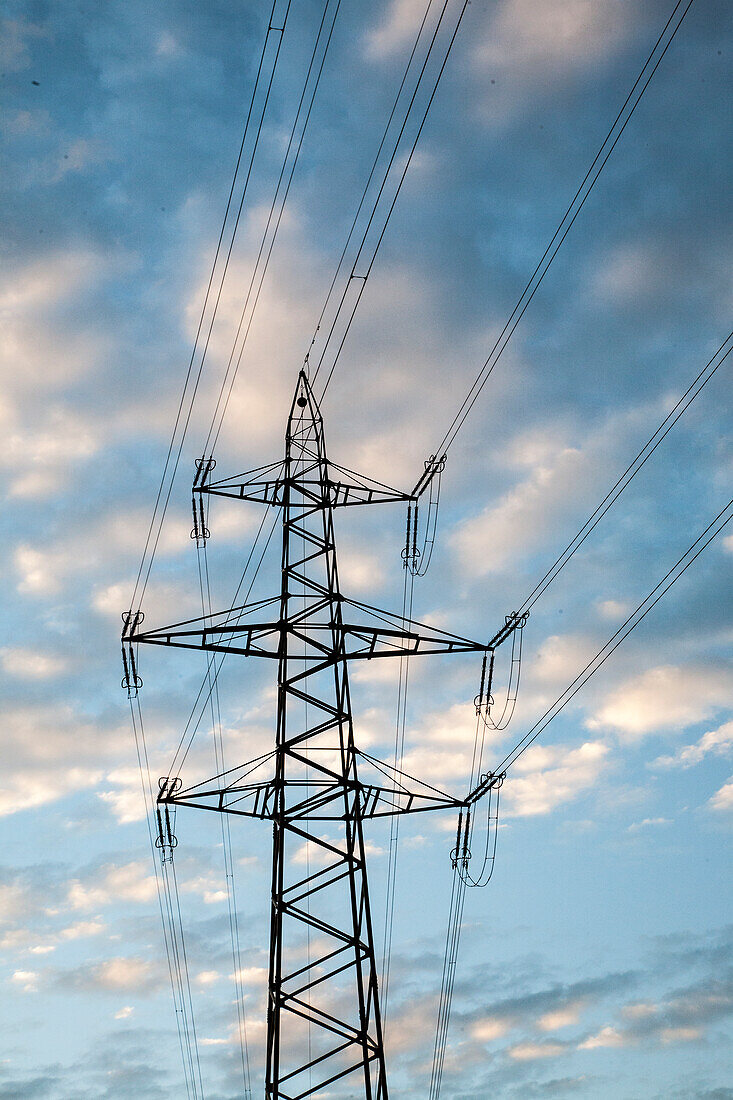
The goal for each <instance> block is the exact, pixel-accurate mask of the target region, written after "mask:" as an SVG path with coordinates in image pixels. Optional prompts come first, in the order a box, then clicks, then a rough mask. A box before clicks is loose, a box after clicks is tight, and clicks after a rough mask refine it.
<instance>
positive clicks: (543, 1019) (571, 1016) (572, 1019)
mask: <svg viewBox="0 0 733 1100" xmlns="http://www.w3.org/2000/svg"><path fill="white" fill-rule="evenodd" d="M585 1004H586V1002H585V1001H571V1002H569V1003H568V1004H565V1005H562V1006H561V1007H560V1008H554V1009H552V1010H551V1011H550V1012H545V1013H544V1014H543V1015H542V1016H540V1018H539V1020H538V1021H537V1027H538V1028H539V1029H540V1031H559V1030H560V1029H561V1028H564V1027H572V1025H573V1024H577V1022H578V1020H579V1019H580V1014H581V1012H582V1011H583V1009H584V1008H585Z"/></svg>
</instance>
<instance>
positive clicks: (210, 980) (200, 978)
mask: <svg viewBox="0 0 733 1100" xmlns="http://www.w3.org/2000/svg"><path fill="white" fill-rule="evenodd" d="M220 980H221V974H220V973H219V971H218V970H202V971H200V973H198V974H197V975H196V977H195V978H194V981H195V983H196V985H200V986H202V987H204V988H205V987H206V986H209V985H215V983H216V982H218V981H220Z"/></svg>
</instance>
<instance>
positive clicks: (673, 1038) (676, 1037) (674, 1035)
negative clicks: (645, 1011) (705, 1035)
mask: <svg viewBox="0 0 733 1100" xmlns="http://www.w3.org/2000/svg"><path fill="white" fill-rule="evenodd" d="M701 1037H702V1032H701V1030H700V1028H699V1027H663V1028H662V1029H661V1031H660V1032H659V1041H660V1043H662V1044H663V1045H664V1046H670V1045H671V1044H672V1043H692V1042H694V1041H695V1040H696V1039H700V1038H701Z"/></svg>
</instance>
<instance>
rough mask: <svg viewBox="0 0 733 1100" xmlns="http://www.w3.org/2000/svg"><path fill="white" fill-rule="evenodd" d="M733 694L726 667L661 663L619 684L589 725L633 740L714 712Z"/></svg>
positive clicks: (732, 677) (730, 674)
mask: <svg viewBox="0 0 733 1100" xmlns="http://www.w3.org/2000/svg"><path fill="white" fill-rule="evenodd" d="M731 698H733V671H731V670H730V669H727V668H715V667H714V666H712V665H707V666H705V667H696V666H694V665H688V666H673V665H661V666H659V667H657V668H651V669H648V670H647V671H646V672H643V673H642V674H641V675H640V676H635V677H633V678H632V679H631V680H627V681H626V683H624V684H621V685H620V686H619V687H617V688H615V689H614V690H613V691H612V692H611V693H610V694H609V695H608V696H607V697H606V701H605V702H604V703H603V704H602V705H601V706H600V707H599V708H598V710H597V711H596V713H595V714H594V716H593V717H592V719H590V720H589V722H588V726H589V728H591V729H599V728H604V727H605V728H611V729H615V730H617V731H618V732H619V733H620V734H622V735H623V736H625V737H627V738H628V739H629V740H633V739H635V738H639V737H643V736H644V735H645V734H648V733H654V732H657V731H659V730H663V729H669V728H670V727H671V728H672V729H673V730H677V729H684V728H685V726H690V725H692V724H693V723H695V722H701V721H703V720H704V719H706V718H710V716H711V715H712V714H713V712H714V711H715V710H716V709H717V708H718V707H725V706H729V705H730V701H731Z"/></svg>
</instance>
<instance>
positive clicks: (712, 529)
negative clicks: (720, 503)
mask: <svg viewBox="0 0 733 1100" xmlns="http://www.w3.org/2000/svg"><path fill="white" fill-rule="evenodd" d="M731 519H733V499H731V500H729V501H728V503H727V504H726V506H725V508H723V509H722V510H721V511H720V512H719V513H718V514H717V516H716V517H715V519H714V520H712V522H711V523H709V524H708V526H707V527H706V528H705V530H704V531H703V532H702V533H701V534H700V535H698V537H697V538H696V539H695V541H694V542H693V543H692V545H691V546H690V547H688V549H687V550H686V551H685V552H684V554H683V555H682V557H681V558H679V560H678V561H676V562H675V564H674V565H673V566H672V568H671V569H670V570H668V572H667V573H665V575H664V576H663V577H662V579H661V581H659V583H658V584H656V585H655V586H654V588H653V589H652V590H651V592H649V594H648V595H647V596H645V598H644V599H643V600H642V601H641V603H640V604H639V605H638V606H637V607H636V608H635V609H634V610H633V611H632V612H631V614H630V615H629V616H628V618H626V619H625V620H624V622H623V623H622V624H621V626H620V627H619V628H618V630H616V631H615V632H614V633H613V634H612V635H611V637H610V638H609V639H608V641H607V642H606V644H605V645H604V646H602V647H601V649H599V650H598V652H597V653H596V655H595V656H594V657H592V658H591V660H590V661H588V663H587V664H586V665H585V667H584V668H582V669H581V671H580V672H579V673H578V675H577V676H576V677H575V679H574V680H573V681H572V683H570V684H568V686H567V687H566V688H565V690H564V691H563V692H562V694H561V695H559V696H558V697H557V699H556V700H555V702H554V703H553V704H552V706H550V707H548V708H547V710H546V711H545V713H544V714H543V715H542V717H541V718H539V719H538V720H537V722H535V724H534V725H533V726H532V727H531V729H529V730H528V731H527V733H525V735H524V737H523V738H522V739H521V740H520V741H518V742H517V744H516V745H515V746H514V748H513V749H512V751H511V752H510V753H509V754H508V755H507V756H505V757H504V759H503V760H502V761H501V763H500V764H498V765H497V767H496V768H495V769H494V771H496V772H504V771H507V770H508V769H509V768H510V767H511V766H512V764H514V763H515V762H516V761H517V760H518V759H519V757H520V756H521V755H522V753H523V752H526V750H527V749H528V748H529V746H530V745H531V744H532V742H533V741H536V739H537V738H538V737H539V736H540V734H541V733H542V732H543V731H544V730H545V729H546V728H547V726H548V725H549V724H550V722H552V720H553V719H554V718H557V716H558V714H560V712H561V711H562V710H563V709H564V708H565V707H566V706H567V704H568V703H569V702H570V700H571V699H573V698H574V696H575V695H577V693H578V692H579V691H580V689H581V688H582V687H583V686H584V685H585V684H586V683H587V682H588V680H590V678H591V676H593V674H594V673H595V672H597V671H598V669H599V668H601V667H602V665H604V664H605V663H606V661H607V660H608V658H609V657H610V656H611V654H612V653H613V652H614V651H615V650H616V649H618V647H619V646H620V645H621V643H622V642H623V641H624V639H625V638H627V637H628V636H629V634H630V633H631V632H632V630H634V629H635V628H636V627H637V626H638V625H639V623H640V622H641V621H642V619H644V618H645V617H646V616H647V615H648V614H649V612H650V611H651V609H652V608H653V607H654V606H655V605H656V604H657V603H659V601H660V600H661V598H662V596H664V594H665V593H666V592H668V591H669V589H670V588H671V587H672V586H673V585H674V584H676V583H677V581H678V580H679V579H680V577H681V576H682V575H683V573H685V572H686V570H687V569H689V567H690V566H691V565H692V563H693V562H694V561H695V559H696V558H697V557H699V555H700V554H701V553H702V552H703V550H704V549H705V547H706V546H708V545H709V543H711V542H712V540H713V539H714V538H715V536H716V535H719V534H720V532H721V531H722V530H723V529H724V527H725V526H726V525H727V524H728V523H729V522H730V520H731Z"/></svg>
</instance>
